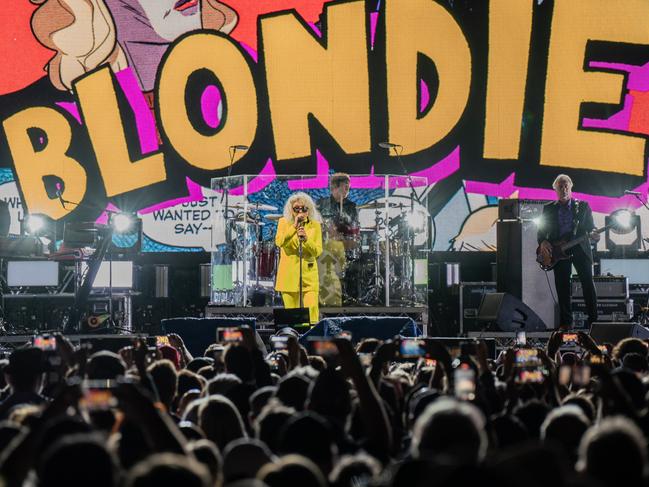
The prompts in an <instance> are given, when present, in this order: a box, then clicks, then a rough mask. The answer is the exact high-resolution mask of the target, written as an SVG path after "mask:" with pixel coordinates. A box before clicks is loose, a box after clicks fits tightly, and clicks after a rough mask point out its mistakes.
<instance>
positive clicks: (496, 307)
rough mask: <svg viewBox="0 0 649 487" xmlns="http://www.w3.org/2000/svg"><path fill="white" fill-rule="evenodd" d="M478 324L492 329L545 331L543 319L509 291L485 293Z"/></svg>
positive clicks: (479, 311)
mask: <svg viewBox="0 0 649 487" xmlns="http://www.w3.org/2000/svg"><path fill="white" fill-rule="evenodd" d="M478 324H479V326H481V327H482V329H486V330H491V331H519V330H525V331H545V329H546V326H545V323H543V320H542V319H541V318H540V317H539V316H538V315H537V314H536V313H535V312H534V311H533V310H532V309H531V308H530V307H529V306H527V305H526V304H525V303H523V302H522V301H521V300H520V299H518V298H517V297H515V296H512V295H511V294H508V293H490V294H485V296H484V298H483V299H482V303H480V309H479V310H478Z"/></svg>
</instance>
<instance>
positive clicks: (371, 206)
mask: <svg viewBox="0 0 649 487" xmlns="http://www.w3.org/2000/svg"><path fill="white" fill-rule="evenodd" d="M398 206H399V205H396V204H394V203H392V202H388V208H397V207H398ZM356 208H358V209H359V210H383V209H385V201H372V202H371V203H365V204H364V205H358V206H357V207H356Z"/></svg>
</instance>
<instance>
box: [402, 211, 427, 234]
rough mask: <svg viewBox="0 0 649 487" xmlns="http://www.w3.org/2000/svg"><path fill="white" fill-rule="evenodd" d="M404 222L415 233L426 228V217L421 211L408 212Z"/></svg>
mask: <svg viewBox="0 0 649 487" xmlns="http://www.w3.org/2000/svg"><path fill="white" fill-rule="evenodd" d="M406 221H407V222H408V225H410V227H411V228H412V229H413V230H415V231H417V232H421V231H423V230H424V229H425V228H426V215H425V214H424V213H423V212H421V211H417V210H415V211H411V212H409V213H408V215H407V216H406Z"/></svg>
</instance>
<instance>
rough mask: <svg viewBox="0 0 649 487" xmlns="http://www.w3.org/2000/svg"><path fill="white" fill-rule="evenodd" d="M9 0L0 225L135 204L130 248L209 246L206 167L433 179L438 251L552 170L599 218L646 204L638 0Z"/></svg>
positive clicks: (209, 174) (488, 232) (533, 190)
mask: <svg viewBox="0 0 649 487" xmlns="http://www.w3.org/2000/svg"><path fill="white" fill-rule="evenodd" d="M11 3H12V6H11V13H10V14H8V15H2V16H0V58H1V59H2V63H0V199H1V200H4V201H5V202H7V204H8V205H9V207H10V211H11V216H12V222H11V230H10V231H11V233H13V234H17V233H19V231H20V230H19V222H20V220H21V219H22V218H23V216H24V214H25V213H26V212H29V213H41V214H45V215H47V216H49V217H51V218H52V219H54V220H57V221H71V220H77V221H95V220H99V221H105V220H106V213H105V212H104V210H105V209H109V210H115V211H128V212H137V213H138V214H139V215H140V217H142V220H143V242H142V243H143V245H142V248H143V250H144V251H150V252H166V251H185V252H190V251H205V250H208V249H210V246H211V242H212V241H213V239H212V236H211V228H212V221H213V217H214V206H215V202H216V201H219V200H220V199H221V198H222V193H220V192H219V191H217V190H212V189H210V181H211V179H212V178H214V177H222V176H225V175H228V174H235V175H236V174H249V175H256V176H260V177H261V176H263V177H264V179H263V181H267V180H268V179H271V180H272V178H273V176H274V175H277V174H312V175H313V176H314V178H315V182H314V186H313V188H320V189H322V191H323V192H326V191H327V175H328V174H330V173H331V172H335V171H344V172H348V173H350V174H352V176H354V178H353V179H352V193H351V195H350V198H351V199H352V200H353V199H354V197H355V193H354V189H357V188H365V189H366V188H367V185H368V184H369V183H368V181H370V180H371V177H368V176H371V175H374V174H403V173H404V172H405V173H408V174H412V175H417V176H420V177H425V178H427V180H428V182H429V184H430V185H429V187H428V189H427V191H428V192H429V193H430V194H429V196H428V201H429V205H428V206H429V208H428V211H429V213H430V216H431V218H432V223H433V228H434V231H433V235H432V237H433V238H432V242H433V243H432V247H433V249H434V250H467V251H471V250H494V249H495V245H496V242H495V226H494V223H495V221H496V216H497V209H496V204H497V200H498V199H499V198H502V197H507V198H516V197H520V198H526V199H552V198H553V197H554V193H553V191H552V189H551V184H552V181H553V179H554V178H555V176H556V175H557V174H560V173H566V174H569V175H570V176H571V177H572V178H573V180H574V183H575V186H574V191H575V195H576V197H578V198H581V199H583V200H586V201H588V202H589V203H590V205H591V206H592V208H593V210H594V213H595V220H596V223H598V224H599V223H601V222H603V218H604V216H605V215H606V214H609V213H610V212H612V211H614V210H615V209H618V208H620V207H628V208H630V209H634V210H637V211H638V214H639V215H640V216H641V219H643V220H645V219H646V218H647V210H645V209H644V207H642V205H641V204H640V202H639V201H638V200H637V198H636V197H635V196H633V195H625V193H624V191H625V190H630V191H635V192H638V196H640V197H641V198H646V194H647V190H648V189H649V185H648V183H647V148H646V145H647V144H646V139H647V135H648V134H649V117H647V115H646V114H647V113H648V111H649V69H647V66H649V64H648V62H649V49H647V47H648V46H649V29H647V19H649V2H647V1H644V0H642V1H641V0H616V1H611V0H553V1H552V0H480V1H474V0H454V1H451V0H348V1H331V0H309V1H304V0H265V1H259V0H224V1H212V0H209V1H208V0H196V1H193V2H177V1H176V0H157V1H155V2H152V1H145V0H93V1H91V2H78V1H72V0H56V1H55V0H49V1H45V2H29V1H28V0H16V1H14V2H11ZM645 104H647V106H645ZM386 143H388V144H386ZM385 147H389V149H386V148H385ZM263 184H266V183H262V180H260V181H257V187H258V188H261V187H262V186H263ZM268 184H270V183H268ZM644 227H645V228H649V227H647V225H646V224H645V225H644ZM600 245H603V242H601V243H600Z"/></svg>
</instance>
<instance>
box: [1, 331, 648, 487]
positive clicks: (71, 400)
mask: <svg viewBox="0 0 649 487" xmlns="http://www.w3.org/2000/svg"><path fill="white" fill-rule="evenodd" d="M566 335H568V334H567V333H561V332H556V333H553V334H552V335H551V337H550V340H549V341H548V342H547V346H546V347H545V348H543V349H537V348H532V347H529V346H525V345H518V346H511V347H510V348H508V349H505V350H502V351H500V353H499V354H498V356H497V357H492V356H489V353H488V350H487V345H486V344H485V343H484V342H481V341H479V342H469V341H467V342H465V343H462V345H461V346H460V347H458V349H450V348H447V347H446V346H445V345H444V344H443V343H441V342H439V341H436V340H434V339H417V340H416V341H414V342H413V341H412V340H407V339H402V338H399V337H395V339H394V340H388V341H379V340H376V339H364V340H361V341H360V342H358V343H356V342H355V341H353V340H352V339H350V337H348V336H347V337H336V338H333V339H331V341H330V342H326V341H323V342H314V343H305V344H304V345H305V346H303V345H301V344H300V342H299V341H298V337H297V336H296V334H295V333H293V331H292V330H290V329H287V330H280V331H279V332H278V336H280V337H283V338H277V339H274V340H273V344H274V345H275V346H276V347H277V348H278V349H277V350H273V351H271V352H270V353H266V350H265V349H264V347H263V346H262V344H261V342H260V341H259V340H256V337H255V334H254V331H253V330H251V329H249V328H247V327H242V328H241V329H240V333H239V337H238V338H239V341H229V342H227V343H226V342H223V343H215V344H212V345H210V347H209V348H207V350H205V351H204V354H203V355H202V356H196V357H193V356H192V355H191V354H190V352H189V351H188V350H187V348H186V347H185V344H184V343H183V340H182V339H181V337H179V336H178V335H169V336H168V343H163V342H161V343H160V344H159V345H157V346H156V347H152V346H148V345H147V343H146V342H145V341H144V340H138V341H137V342H135V343H134V344H133V346H130V347H126V348H123V349H122V350H120V351H119V353H113V352H109V351H93V350H91V349H88V348H87V347H84V346H81V347H76V348H75V347H73V345H72V344H71V343H70V341H69V340H68V339H67V338H66V337H65V336H62V335H56V336H54V337H52V338H51V339H48V340H46V342H47V346H42V345H41V344H39V345H41V346H40V348H39V347H36V346H33V345H32V346H25V347H23V348H19V349H16V350H14V351H13V352H12V353H11V354H10V356H9V358H8V360H4V361H2V362H0V367H1V368H2V369H3V372H4V374H1V375H2V376H3V379H2V381H3V382H4V383H3V384H2V386H3V390H2V395H1V396H0V399H1V402H0V420H2V422H1V423H0V485H6V486H20V485H37V486H44V487H45V486H66V487H70V486H77V485H78V486H93V487H103V486H105V487H114V486H122V485H124V486H133V487H145V486H146V487H148V486H156V487H161V486H166V485H169V486H178V487H181V486H182V487H193V486H196V487H199V486H200V487H205V486H233V487H234V486H240V487H243V486H254V487H257V486H259V487H263V486H269V487H292V486H295V487H298V486H299V487H311V486H313V487H325V486H328V485H331V486H332V487H362V486H386V487H388V486H394V487H418V486H433V487H436V486H440V487H442V486H453V487H459V486H468V485H498V486H501V487H507V486H519V485H523V486H525V487H534V486H558V487H561V486H581V485H583V486H586V485H587V486H601V487H609V486H610V487H612V486H622V485H624V486H643V485H647V473H648V472H647V468H648V466H649V463H648V459H647V438H648V437H649V436H648V435H649V410H648V408H647V404H648V403H647V392H648V391H649V387H648V386H649V366H648V350H649V349H648V345H647V343H646V342H644V341H642V340H639V339H635V338H627V339H624V340H622V341H621V342H619V343H617V344H614V346H612V345H611V344H608V345H607V344H598V343H595V342H594V341H593V340H592V339H591V337H589V336H588V335H587V334H584V333H577V334H572V335H571V336H573V339H574V343H570V344H568V341H567V340H566ZM352 338H353V337H352ZM35 344H36V343H35ZM312 346H313V347H312ZM314 350H315V351H316V352H317V354H313V353H314Z"/></svg>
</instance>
